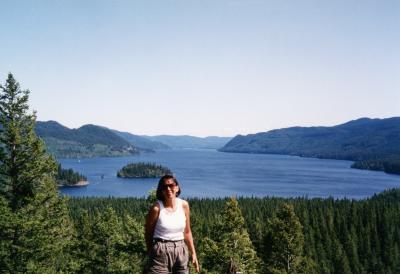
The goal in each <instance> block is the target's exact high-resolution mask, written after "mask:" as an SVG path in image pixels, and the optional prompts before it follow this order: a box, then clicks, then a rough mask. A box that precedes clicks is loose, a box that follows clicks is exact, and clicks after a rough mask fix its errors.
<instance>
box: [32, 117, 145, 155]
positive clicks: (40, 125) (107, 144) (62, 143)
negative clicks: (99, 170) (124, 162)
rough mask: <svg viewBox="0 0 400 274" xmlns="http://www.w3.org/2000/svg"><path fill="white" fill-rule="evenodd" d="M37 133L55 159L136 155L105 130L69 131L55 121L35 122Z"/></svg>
mask: <svg viewBox="0 0 400 274" xmlns="http://www.w3.org/2000/svg"><path fill="white" fill-rule="evenodd" d="M35 131H36V134H37V135H38V136H39V137H41V138H42V139H43V140H44V142H45V143H46V146H47V149H48V151H49V152H50V153H52V154H53V155H54V156H55V157H57V158H82V157H100V156H105V157H108V156H128V155H134V154H138V153H139V150H138V148H137V147H135V146H134V145H132V144H131V143H129V142H128V141H126V140H125V139H123V138H122V137H120V136H118V135H117V134H115V133H114V132H113V131H111V130H110V129H108V128H105V127H101V126H96V125H84V126H82V127H80V128H78V129H69V128H67V127H65V126H63V125H61V124H59V123H58V122H56V121H47V122H40V121H38V122H36V126H35Z"/></svg>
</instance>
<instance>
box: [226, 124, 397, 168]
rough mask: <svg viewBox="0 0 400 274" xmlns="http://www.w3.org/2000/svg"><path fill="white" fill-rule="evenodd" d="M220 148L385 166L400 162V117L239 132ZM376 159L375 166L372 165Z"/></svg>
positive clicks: (366, 166)
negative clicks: (322, 125) (260, 131)
mask: <svg viewBox="0 0 400 274" xmlns="http://www.w3.org/2000/svg"><path fill="white" fill-rule="evenodd" d="M220 151H224V152H245V153H273V154H287V155H298V156H304V157H317V158H330V159H345V160H353V161H363V162H360V166H357V167H358V168H367V169H378V170H384V169H385V168H384V163H386V162H385V161H387V162H390V163H392V164H393V163H394V164H395V165H396V163H398V162H400V161H399V159H400V117H393V118H387V119H369V118H361V119H358V120H354V121H350V122H347V123H345V124H341V125H337V126H333V127H290V128H284V129H276V130H271V131H268V132H262V133H257V134H250V135H247V136H242V135H238V136H236V137H235V138H233V139H232V140H231V141H230V142H228V143H227V144H226V145H225V146H224V147H223V148H221V149H220ZM373 161H375V162H376V163H377V166H376V168H374V167H373V166H372V165H371V163H372V162H373ZM362 163H364V164H362ZM379 163H380V164H381V165H380V166H379ZM395 169H396V167H395Z"/></svg>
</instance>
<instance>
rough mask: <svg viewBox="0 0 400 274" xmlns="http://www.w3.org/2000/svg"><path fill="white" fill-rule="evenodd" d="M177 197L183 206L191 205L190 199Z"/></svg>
mask: <svg viewBox="0 0 400 274" xmlns="http://www.w3.org/2000/svg"><path fill="white" fill-rule="evenodd" d="M177 199H178V200H179V201H180V203H181V204H182V207H183V208H188V207H189V202H188V201H186V200H183V199H181V198H177Z"/></svg>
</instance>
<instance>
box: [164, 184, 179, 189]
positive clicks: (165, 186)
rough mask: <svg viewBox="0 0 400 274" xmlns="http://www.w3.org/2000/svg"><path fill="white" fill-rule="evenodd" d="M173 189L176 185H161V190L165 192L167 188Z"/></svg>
mask: <svg viewBox="0 0 400 274" xmlns="http://www.w3.org/2000/svg"><path fill="white" fill-rule="evenodd" d="M174 187H176V184H164V185H161V189H164V190H167V189H168V188H171V189H172V188H174Z"/></svg>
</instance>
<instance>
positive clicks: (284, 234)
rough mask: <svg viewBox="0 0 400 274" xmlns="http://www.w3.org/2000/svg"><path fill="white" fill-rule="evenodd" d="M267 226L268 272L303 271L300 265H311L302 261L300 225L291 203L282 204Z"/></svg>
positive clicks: (302, 238)
mask: <svg viewBox="0 0 400 274" xmlns="http://www.w3.org/2000/svg"><path fill="white" fill-rule="evenodd" d="M268 226H269V233H268V236H267V237H268V240H267V241H266V242H267V243H266V244H267V245H270V247H269V254H268V257H269V260H268V261H267V270H268V272H270V273H301V272H304V270H302V266H310V265H312V263H310V262H307V263H305V262H304V257H303V245H304V236H303V232H302V225H301V223H300V221H299V218H298V217H297V216H296V214H295V212H294V209H293V206H292V205H290V204H286V203H285V204H283V205H282V206H281V208H280V209H279V210H278V212H277V216H276V217H274V218H273V219H272V220H271V221H270V222H269V224H268ZM308 260H310V259H308ZM308 272H310V270H308Z"/></svg>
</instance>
